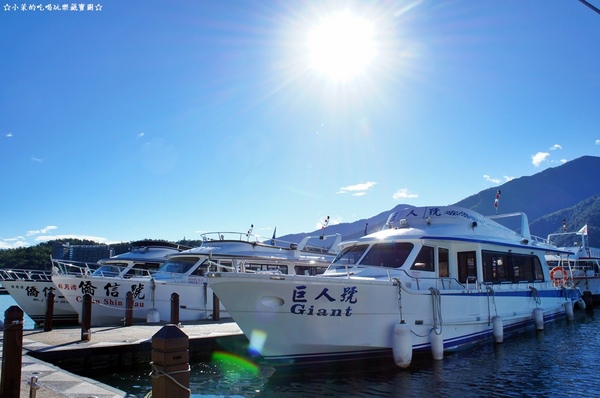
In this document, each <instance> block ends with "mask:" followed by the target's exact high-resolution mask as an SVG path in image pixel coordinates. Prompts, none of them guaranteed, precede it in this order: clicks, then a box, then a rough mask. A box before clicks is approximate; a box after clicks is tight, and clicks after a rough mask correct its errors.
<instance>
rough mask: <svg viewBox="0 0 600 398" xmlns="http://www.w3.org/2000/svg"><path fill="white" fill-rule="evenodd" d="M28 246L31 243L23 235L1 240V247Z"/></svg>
mask: <svg viewBox="0 0 600 398" xmlns="http://www.w3.org/2000/svg"><path fill="white" fill-rule="evenodd" d="M26 246H29V243H28V242H27V241H26V240H24V239H23V237H22V236H18V237H16V238H9V239H2V240H0V249H16V248H18V247H26Z"/></svg>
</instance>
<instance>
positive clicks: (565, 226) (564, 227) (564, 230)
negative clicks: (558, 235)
mask: <svg viewBox="0 0 600 398" xmlns="http://www.w3.org/2000/svg"><path fill="white" fill-rule="evenodd" d="M563 232H567V220H566V219H564V218H563Z"/></svg>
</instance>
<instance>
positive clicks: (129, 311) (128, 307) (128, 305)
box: [125, 292, 133, 326]
mask: <svg viewBox="0 0 600 398" xmlns="http://www.w3.org/2000/svg"><path fill="white" fill-rule="evenodd" d="M131 325H133V293H132V292H127V294H126V295H125V326H131Z"/></svg>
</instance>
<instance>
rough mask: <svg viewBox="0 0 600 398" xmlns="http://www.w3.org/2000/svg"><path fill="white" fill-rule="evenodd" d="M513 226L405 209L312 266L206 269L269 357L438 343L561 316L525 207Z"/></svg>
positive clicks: (399, 353)
mask: <svg viewBox="0 0 600 398" xmlns="http://www.w3.org/2000/svg"><path fill="white" fill-rule="evenodd" d="M511 216H515V217H516V216H518V218H519V220H520V232H519V233H517V232H514V231H513V230H511V229H509V228H507V227H505V226H503V225H501V224H500V223H499V221H500V219H501V218H503V217H506V215H504V216H503V215H500V216H492V217H485V216H483V215H481V214H478V213H476V212H474V211H472V210H469V209H465V208H460V207H454V206H449V207H409V208H406V209H404V210H401V211H398V212H394V213H392V214H391V215H390V217H389V218H388V221H387V223H386V225H385V227H384V229H383V230H382V231H379V232H375V233H372V234H370V235H367V236H363V237H361V238H359V239H356V240H353V241H347V242H342V243H341V244H340V246H339V248H340V253H339V254H338V256H337V257H336V259H335V260H334V261H333V262H332V264H331V265H330V266H329V268H328V270H327V271H326V272H325V273H324V274H323V275H317V276H313V277H306V276H302V275H289V276H288V275H286V276H285V277H277V276H273V275H261V274H257V273H254V274H250V273H234V272H211V273H209V274H208V283H209V286H210V287H211V288H212V289H213V290H214V292H215V293H216V294H217V296H218V298H219V299H220V300H221V302H222V303H223V304H224V305H225V307H226V308H227V311H228V312H229V314H231V316H232V318H233V320H234V321H235V322H236V323H237V324H238V326H239V327H240V328H241V329H242V331H243V332H244V334H245V335H246V337H247V338H248V340H249V341H250V345H251V349H252V350H253V352H255V353H256V354H259V355H261V356H262V357H263V358H264V359H265V360H267V361H269V362H271V363H273V364H278V365H282V364H283V365H288V364H299V363H312V362H321V361H333V360H355V359H360V358H365V357H377V356H381V355H384V356H386V355H389V356H393V358H394V361H395V362H396V364H397V365H398V366H400V367H408V366H410V362H411V360H412V354H413V352H420V351H430V352H432V354H433V356H434V358H436V359H441V358H442V357H443V353H444V351H454V350H458V349H461V348H463V347H467V346H470V345H472V344H475V343H480V342H483V341H485V340H488V339H490V340H491V339H492V338H494V339H495V340H496V341H497V342H500V341H502V340H503V338H504V333H506V332H509V331H514V330H520V329H523V328H525V327H530V326H533V325H535V326H536V327H537V328H538V329H539V328H543V325H544V323H545V322H548V321H551V320H554V319H556V318H558V317H564V316H565V314H567V315H569V316H570V314H571V312H572V310H573V301H574V300H577V299H579V297H581V293H580V291H579V289H576V288H572V287H569V286H564V285H563V286H555V285H554V284H553V281H552V280H551V279H550V275H549V268H548V267H547V265H546V260H545V257H544V256H545V254H546V253H548V252H558V253H560V252H562V251H561V250H560V249H559V248H557V247H554V246H551V245H548V244H547V243H544V242H542V241H541V240H538V239H534V238H533V237H532V236H531V235H530V233H529V225H528V222H527V217H526V216H525V214H522V213H518V214H513V215H511Z"/></svg>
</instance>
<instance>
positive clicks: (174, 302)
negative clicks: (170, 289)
mask: <svg viewBox="0 0 600 398" xmlns="http://www.w3.org/2000/svg"><path fill="white" fill-rule="evenodd" d="M171 323H172V324H173V325H179V294H177V293H171Z"/></svg>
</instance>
